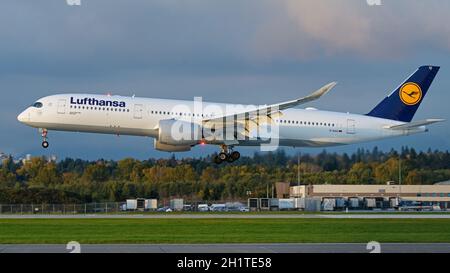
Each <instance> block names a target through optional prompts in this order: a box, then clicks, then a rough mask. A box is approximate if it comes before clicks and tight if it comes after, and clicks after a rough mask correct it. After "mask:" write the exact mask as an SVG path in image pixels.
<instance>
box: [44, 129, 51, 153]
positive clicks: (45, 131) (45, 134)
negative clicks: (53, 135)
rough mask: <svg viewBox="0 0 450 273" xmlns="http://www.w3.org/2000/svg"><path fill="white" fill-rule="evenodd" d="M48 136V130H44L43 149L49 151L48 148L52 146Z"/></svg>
mask: <svg viewBox="0 0 450 273" xmlns="http://www.w3.org/2000/svg"><path fill="white" fill-rule="evenodd" d="M47 135H48V131H47V129H42V139H43V141H42V148H44V149H47V148H48V146H50V144H49V143H48V141H47Z"/></svg>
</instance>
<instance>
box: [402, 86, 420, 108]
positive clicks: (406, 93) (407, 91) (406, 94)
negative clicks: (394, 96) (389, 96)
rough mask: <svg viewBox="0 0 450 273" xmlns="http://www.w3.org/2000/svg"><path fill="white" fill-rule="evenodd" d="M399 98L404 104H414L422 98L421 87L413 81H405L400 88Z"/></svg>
mask: <svg viewBox="0 0 450 273" xmlns="http://www.w3.org/2000/svg"><path fill="white" fill-rule="evenodd" d="M399 95H400V99H401V100H402V101H403V103H404V104H406V105H416V104H417V103H418V102H419V101H420V99H421V98H422V89H420V86H419V85H418V84H416V83H413V82H407V83H405V84H404V85H402V87H401V88H400V94H399Z"/></svg>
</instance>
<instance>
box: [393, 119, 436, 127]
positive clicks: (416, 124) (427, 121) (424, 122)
mask: <svg viewBox="0 0 450 273" xmlns="http://www.w3.org/2000/svg"><path fill="white" fill-rule="evenodd" d="M442 121H445V119H425V120H418V121H413V122H409V123H405V124H401V125H393V126H388V127H386V128H387V129H391V130H409V129H414V128H417V127H420V126H424V125H428V124H433V123H436V122H442Z"/></svg>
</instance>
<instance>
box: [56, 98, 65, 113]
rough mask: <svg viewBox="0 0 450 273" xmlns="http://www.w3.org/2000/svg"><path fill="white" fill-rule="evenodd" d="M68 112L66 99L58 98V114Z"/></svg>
mask: <svg viewBox="0 0 450 273" xmlns="http://www.w3.org/2000/svg"><path fill="white" fill-rule="evenodd" d="M65 113H66V100H58V114H65Z"/></svg>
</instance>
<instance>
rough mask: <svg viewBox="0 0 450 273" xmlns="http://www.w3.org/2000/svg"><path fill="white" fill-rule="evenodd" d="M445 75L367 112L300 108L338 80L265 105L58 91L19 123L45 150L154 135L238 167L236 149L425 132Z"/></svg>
mask: <svg viewBox="0 0 450 273" xmlns="http://www.w3.org/2000/svg"><path fill="white" fill-rule="evenodd" d="M438 71H439V67H437V66H421V67H419V68H418V69H417V70H416V71H415V72H414V73H413V74H412V75H411V76H409V77H408V78H407V79H406V80H405V81H404V82H403V83H402V84H400V85H399V86H398V87H397V88H396V89H395V90H394V91H393V92H392V93H390V94H389V95H388V96H387V97H385V98H384V99H383V100H382V101H381V102H380V103H379V104H378V105H376V106H375V108H373V109H372V110H371V111H370V112H369V113H367V114H350V113H340V112H330V111H320V110H317V109H314V108H306V109H295V108H294V107H296V106H298V105H301V104H305V103H308V102H310V101H313V100H316V99H318V98H320V97H321V96H322V95H324V94H326V93H328V92H329V91H330V90H331V89H332V88H333V87H334V86H335V85H336V83H334V82H333V83H329V84H327V85H325V86H323V87H322V88H320V89H318V90H317V91H315V92H313V93H311V94H310V95H308V96H306V97H302V98H299V99H296V100H292V101H287V102H282V103H277V104H273V105H264V106H250V105H237V104H223V103H211V102H198V101H196V100H194V101H182V100H168V99H153V98H138V97H134V96H133V97H123V96H111V95H93V94H59V95H53V96H48V97H44V98H41V99H39V100H37V101H36V102H35V103H33V104H32V105H31V106H30V107H28V108H27V109H26V110H25V111H23V112H22V113H21V114H20V115H19V116H18V117H17V118H18V120H19V121H20V122H22V123H24V124H26V125H29V126H31V127H35V128H39V129H40V132H41V133H42V137H43V142H42V146H43V147H44V148H48V147H49V143H48V139H47V137H48V131H49V130H56V131H72V132H87V133H103V134H115V135H133V136H146V137H152V138H154V147H155V148H156V149H157V150H162V151H168V152H183V151H189V150H190V149H191V148H192V147H194V146H196V145H200V144H201V145H203V144H212V145H218V146H219V147H220V153H219V154H218V155H217V156H216V157H215V158H214V161H215V162H216V163H221V162H224V161H226V162H233V161H235V160H237V159H239V157H240V154H239V152H238V151H234V150H233V149H234V148H235V147H236V146H258V145H264V144H267V143H276V145H277V146H291V147H325V146H336V145H345V144H352V143H360V142H365V141H373V140H379V139H384V138H390V137H397V136H406V135H411V134H416V133H420V132H426V131H427V128H426V125H429V124H432V123H435V122H439V121H443V119H426V120H420V121H412V119H413V116H414V114H415V113H416V111H417V109H418V107H419V105H420V103H421V102H422V100H423V98H424V97H425V95H426V93H427V91H428V89H429V87H430V85H431V83H432V81H433V79H434V77H435V76H436V74H437V72H438ZM180 128H181V129H180Z"/></svg>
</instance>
